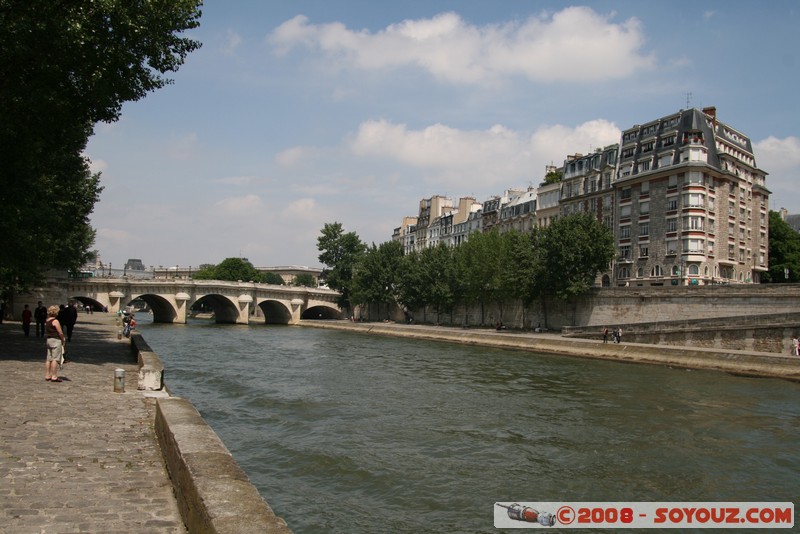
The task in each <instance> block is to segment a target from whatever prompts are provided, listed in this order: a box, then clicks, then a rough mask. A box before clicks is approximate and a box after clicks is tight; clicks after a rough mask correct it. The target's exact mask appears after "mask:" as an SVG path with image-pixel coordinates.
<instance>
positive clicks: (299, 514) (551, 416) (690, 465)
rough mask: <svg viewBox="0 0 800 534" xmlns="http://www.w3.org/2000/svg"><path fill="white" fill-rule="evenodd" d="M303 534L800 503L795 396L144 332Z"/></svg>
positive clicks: (444, 350) (480, 359) (303, 333)
mask: <svg viewBox="0 0 800 534" xmlns="http://www.w3.org/2000/svg"><path fill="white" fill-rule="evenodd" d="M140 325H141V330H142V333H143V335H144V336H145V339H146V340H147V342H148V343H149V344H150V346H151V347H153V350H155V351H156V352H157V353H158V354H159V355H160V356H161V358H162V360H163V361H164V364H165V366H166V368H167V373H166V377H167V384H168V386H169V388H170V390H171V391H172V392H173V394H176V395H180V396H183V397H186V398H188V399H190V400H191V401H192V403H193V404H194V405H195V406H196V407H197V408H198V410H200V412H201V413H202V415H203V417H204V418H205V419H206V421H208V423H209V424H210V425H211V426H212V427H213V428H214V430H215V431H216V432H217V433H218V434H219V435H220V437H221V438H222V439H223V441H224V442H225V444H226V445H227V447H228V448H229V449H230V451H231V452H232V454H233V455H234V457H235V458H236V460H237V462H238V463H239V464H240V465H241V467H242V468H243V469H244V470H245V471H246V472H247V474H248V476H249V477H250V479H251V480H252V482H253V483H254V484H255V485H256V487H258V489H259V491H260V492H261V494H262V495H263V496H264V497H265V498H266V499H267V501H268V502H269V503H270V505H271V506H272V507H273V509H274V510H275V511H276V513H277V514H278V515H280V516H281V517H283V518H284V519H286V521H287V522H288V523H289V526H290V527H291V528H292V530H293V531H294V532H295V533H297V534H302V533H316V532H342V533H360V532H362V533H371V532H492V531H495V529H494V526H493V518H494V515H493V514H494V510H493V504H494V503H495V502H498V501H527V502H530V501H534V502H535V501H790V500H792V499H796V496H797V489H798V487H800V484H798V482H797V481H798V477H799V476H800V460H799V458H800V455H798V453H797V448H798V446H799V445H800V403H798V401H799V400H800V386H798V385H797V384H794V383H789V382H785V381H780V380H767V379H750V378H741V377H733V376H728V375H725V374H722V373H716V372H704V371H686V370H676V369H669V368H663V367H655V366H642V365H632V364H620V363H612V362H603V361H596V360H582V359H577V358H569V357H563V356H550V355H534V354H530V353H525V352H515V351H503V350H494V349H486V348H481V347H474V346H462V345H453V344H444V343H432V342H428V341H420V340H406V339H399V338H386V337H379V336H370V335H365V334H355V333H351V332H339V331H328V330H319V329H314V328H300V327H276V326H265V325H253V326H231V325H214V324H211V323H201V322H198V323H194V324H190V325H150V324H141V323H140Z"/></svg>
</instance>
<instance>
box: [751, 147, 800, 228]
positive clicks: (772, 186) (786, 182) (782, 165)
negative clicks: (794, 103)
mask: <svg viewBox="0 0 800 534" xmlns="http://www.w3.org/2000/svg"><path fill="white" fill-rule="evenodd" d="M753 150H754V151H755V156H756V163H757V164H758V167H759V168H760V169H763V170H764V171H766V172H767V173H769V175H768V176H767V189H769V190H770V191H772V196H771V198H770V206H771V208H772V209H777V208H786V209H788V210H789V213H800V190H799V189H798V187H797V179H798V177H800V138H798V137H794V136H790V137H786V138H784V139H778V138H777V137H773V136H770V137H767V138H766V139H764V140H763V141H759V142H757V143H755V144H754V145H753Z"/></svg>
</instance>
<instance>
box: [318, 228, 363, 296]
mask: <svg viewBox="0 0 800 534" xmlns="http://www.w3.org/2000/svg"><path fill="white" fill-rule="evenodd" d="M317 250H319V252H320V254H319V261H320V263H322V264H323V265H326V266H327V268H326V269H325V270H324V272H323V273H322V274H323V277H324V278H325V280H326V281H327V282H328V287H330V288H331V289H335V290H337V291H339V293H341V296H340V297H339V299H338V300H339V305H340V306H341V307H342V308H346V309H350V308H352V302H351V293H352V290H353V287H352V281H353V270H354V268H355V266H356V264H357V263H358V261H359V259H360V257H361V256H362V255H363V254H364V252H365V250H366V245H365V244H364V243H363V242H362V241H361V239H360V238H359V237H358V235H357V234H356V233H355V232H348V233H345V232H344V227H343V226H342V223H339V222H333V223H326V224H325V226H324V227H323V228H322V231H321V235H320V236H319V237H318V238H317Z"/></svg>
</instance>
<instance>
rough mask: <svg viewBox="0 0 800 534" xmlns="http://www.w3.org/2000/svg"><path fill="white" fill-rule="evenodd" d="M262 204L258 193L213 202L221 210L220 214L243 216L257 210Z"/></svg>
mask: <svg viewBox="0 0 800 534" xmlns="http://www.w3.org/2000/svg"><path fill="white" fill-rule="evenodd" d="M263 205H264V202H263V201H262V200H261V197H259V196H258V195H253V194H250V195H245V196H243V197H230V198H224V199H222V200H220V201H218V202H216V203H215V204H214V206H215V207H216V208H218V209H220V210H221V211H222V213H221V215H228V216H235V217H243V216H246V215H251V214H253V213H255V212H257V211H258V210H259V209H261V207H262V206H263Z"/></svg>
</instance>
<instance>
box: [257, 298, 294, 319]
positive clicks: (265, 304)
mask: <svg viewBox="0 0 800 534" xmlns="http://www.w3.org/2000/svg"><path fill="white" fill-rule="evenodd" d="M258 307H259V309H260V310H261V313H263V314H264V323H265V324H290V323H291V322H292V310H290V309H289V308H287V307H286V304H284V303H283V302H281V301H279V300H272V299H265V300H262V301H261V302H259V303H258Z"/></svg>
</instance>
